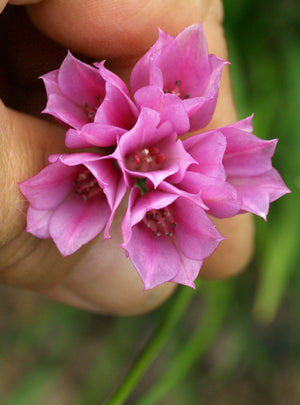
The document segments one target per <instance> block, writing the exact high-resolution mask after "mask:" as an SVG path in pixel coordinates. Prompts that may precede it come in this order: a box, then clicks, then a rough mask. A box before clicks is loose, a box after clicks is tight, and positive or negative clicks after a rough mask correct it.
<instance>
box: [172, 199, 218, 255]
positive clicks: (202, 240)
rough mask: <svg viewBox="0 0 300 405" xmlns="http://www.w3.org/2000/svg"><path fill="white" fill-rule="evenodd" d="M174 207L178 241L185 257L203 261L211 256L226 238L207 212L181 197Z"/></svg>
mask: <svg viewBox="0 0 300 405" xmlns="http://www.w3.org/2000/svg"><path fill="white" fill-rule="evenodd" d="M173 206H174V217H175V220H176V223H177V227H176V240H177V241H178V244H179V247H180V250H181V252H182V253H183V254H184V256H186V257H187V258H189V259H193V260H203V259H205V258H206V257H208V256H209V255H211V254H212V253H213V251H214V250H215V249H216V248H217V246H218V245H219V243H220V242H221V241H222V240H223V239H224V238H223V237H222V235H221V234H220V233H219V231H218V230H217V229H216V227H215V226H214V224H213V223H212V222H211V221H210V219H209V218H208V216H207V215H206V213H205V211H204V210H203V209H202V208H201V207H199V205H197V204H195V203H194V202H192V201H190V200H189V199H186V198H181V197H179V198H178V199H177V200H176V201H175V202H174V204H173Z"/></svg>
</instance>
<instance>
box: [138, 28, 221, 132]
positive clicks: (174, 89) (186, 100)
mask: <svg viewBox="0 0 300 405" xmlns="http://www.w3.org/2000/svg"><path fill="white" fill-rule="evenodd" d="M227 63H228V62H226V61H224V60H222V59H220V58H217V57H216V56H215V55H212V54H210V55H209V54H208V50H207V43H206V38H205V35H204V32H203V29H202V26H201V25H200V24H199V25H192V26H190V27H188V28H186V29H185V30H183V31H182V32H181V33H180V34H179V35H178V36H177V37H176V38H174V37H172V36H171V35H168V34H167V33H165V32H164V31H162V30H159V38H158V40H157V42H156V43H155V44H154V45H153V46H152V48H150V50H149V51H148V52H147V53H146V54H145V55H144V56H143V57H142V58H141V59H140V60H139V61H138V62H137V64H136V65H135V67H134V68H133V71H132V74H131V80H130V84H131V90H132V92H133V93H134V97H135V100H136V102H137V104H138V105H139V106H141V105H144V106H146V107H149V108H154V109H158V108H159V107H158V106H159V105H161V104H162V105H163V115H168V116H169V117H171V118H170V119H171V122H172V123H173V125H174V128H176V130H177V132H178V133H180V134H181V133H184V132H185V131H187V129H185V128H186V122H185V117H184V114H183V112H182V111H181V110H180V108H179V106H177V110H178V111H179V118H178V120H177V116H176V115H175V114H174V115H173V116H171V115H172V114H168V113H167V112H165V110H166V109H167V107H165V106H164V104H166V105H167V106H168V104H170V101H171V99H170V95H175V96H177V97H178V98H179V99H180V100H182V104H183V106H184V108H185V110H186V112H187V114H188V117H189V119H190V128H191V130H196V129H199V128H203V127H205V126H206V125H207V124H208V123H209V121H210V120H211V118H212V115H213V112H214V110H215V106H216V102H217V97H218V91H219V82H220V77H221V73H222V69H223V66H224V65H225V64H227ZM145 86H147V88H145V89H144V87H145ZM154 87H158V88H159V89H160V90H161V91H160V92H159V91H158V90H155V89H154ZM149 93H151V94H152V95H151V97H148V94H149ZM163 93H165V98H166V100H164V99H163Z"/></svg>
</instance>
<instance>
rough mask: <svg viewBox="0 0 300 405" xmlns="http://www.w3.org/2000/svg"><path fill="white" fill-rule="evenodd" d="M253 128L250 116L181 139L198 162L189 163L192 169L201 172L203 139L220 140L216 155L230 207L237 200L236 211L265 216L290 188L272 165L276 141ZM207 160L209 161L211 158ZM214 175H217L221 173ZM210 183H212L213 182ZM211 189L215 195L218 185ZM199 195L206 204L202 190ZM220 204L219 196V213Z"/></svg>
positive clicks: (221, 202)
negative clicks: (259, 133)
mask: <svg viewBox="0 0 300 405" xmlns="http://www.w3.org/2000/svg"><path fill="white" fill-rule="evenodd" d="M252 131H253V127H252V116H251V117H248V118H246V119H244V120H242V121H239V122H237V123H235V124H233V125H229V126H226V127H221V128H218V129H216V130H212V131H208V132H205V133H202V134H199V135H195V136H193V137H191V138H188V139H186V140H184V146H185V148H186V150H187V151H188V152H189V153H190V154H191V155H192V156H193V158H194V159H195V160H197V161H198V163H199V164H198V166H192V167H191V170H194V171H197V172H200V171H201V170H199V168H200V167H202V159H203V156H204V155H203V154H202V153H201V152H202V142H203V139H214V138H215V139H216V138H219V139H220V140H222V143H223V152H222V153H221V154H220V155H219V159H221V162H222V165H221V166H220V167H222V171H223V172H224V179H225V180H226V187H229V189H228V191H229V192H230V189H231V190H232V197H233V200H232V201H231V202H232V203H233V206H234V205H235V203H236V204H237V205H236V208H238V207H239V210H238V211H239V212H252V213H254V214H256V215H259V216H261V217H263V218H264V219H265V218H266V216H267V213H268V210H269V205H270V203H271V202H272V201H274V200H276V199H278V198H280V197H281V196H283V195H284V194H286V193H288V192H289V189H288V188H287V187H286V185H285V184H284V182H283V180H282V179H281V177H280V175H279V173H278V172H277V171H276V170H275V169H274V168H273V166H272V157H273V154H274V151H275V148H276V144H277V140H276V139H272V140H268V141H265V140H262V139H259V138H258V137H256V136H255V135H253V134H252ZM212 150H213V149H212ZM207 156H208V155H207ZM209 160H210V161H211V157H210V159H209ZM207 167H208V166H207ZM217 177H219V178H220V176H217ZM221 177H222V176H221ZM211 185H212V186H213V183H212V184H211ZM214 188H215V193H216V196H217V194H218V187H215V186H214ZM212 193H213V190H212ZM202 198H203V201H204V202H205V204H207V205H208V206H209V203H208V201H207V200H206V198H205V195H204V193H202ZM222 204H223V201H222V199H220V200H219V202H218V205H219V207H216V208H217V211H218V212H219V213H221V214H222V212H221V211H220V210H219V208H220V207H221V208H222ZM218 212H217V213H216V212H214V211H212V212H211V214H212V215H215V216H220V215H218ZM221 216H222V215H221ZM229 216H232V215H229Z"/></svg>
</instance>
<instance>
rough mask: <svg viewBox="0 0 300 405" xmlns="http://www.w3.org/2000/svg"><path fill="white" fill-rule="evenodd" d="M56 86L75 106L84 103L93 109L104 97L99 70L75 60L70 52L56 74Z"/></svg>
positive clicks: (102, 80) (103, 82) (102, 81)
mask: <svg viewBox="0 0 300 405" xmlns="http://www.w3.org/2000/svg"><path fill="white" fill-rule="evenodd" d="M58 84H59V87H60V89H61V91H62V93H63V94H64V95H65V96H66V97H67V98H68V99H69V100H72V102H74V103H75V104H77V105H79V106H82V105H84V104H85V103H86V104H88V105H89V106H90V107H92V108H95V107H98V105H99V98H100V99H103V98H104V95H105V81H104V79H103V78H102V77H101V75H100V73H99V70H98V69H96V68H94V67H92V66H90V65H87V64H86V63H83V62H81V61H80V60H78V59H76V58H75V57H74V56H73V55H72V54H71V53H70V52H68V54H67V56H66V58H65V59H64V61H63V63H62V64H61V67H60V69H59V72H58Z"/></svg>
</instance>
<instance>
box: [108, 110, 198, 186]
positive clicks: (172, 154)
mask: <svg viewBox="0 0 300 405" xmlns="http://www.w3.org/2000/svg"><path fill="white" fill-rule="evenodd" d="M159 123H160V115H159V113H158V112H157V111H155V110H151V109H149V108H143V109H142V111H141V113H140V115H139V118H138V121H137V123H136V125H135V126H134V127H133V128H132V129H131V130H130V131H128V132H126V133H125V134H124V135H123V136H122V137H121V138H120V140H119V143H118V146H117V148H116V150H115V152H114V153H113V154H112V157H113V158H115V159H116V160H117V162H118V164H119V166H120V168H121V170H122V171H123V172H124V175H125V182H126V185H127V186H129V187H131V186H132V185H133V184H134V182H135V179H136V178H146V179H149V180H150V181H151V182H152V184H153V185H154V187H157V186H158V185H159V183H160V182H161V181H163V180H164V179H166V178H170V179H171V180H172V181H175V180H176V181H180V180H181V179H182V178H183V176H184V173H185V171H186V169H187V167H188V166H189V165H190V164H191V163H194V162H195V160H194V159H193V158H192V157H191V156H190V155H189V154H188V153H187V152H186V151H185V149H184V147H183V144H182V142H181V141H180V140H177V134H176V133H175V132H174V130H173V127H172V125H170V123H169V122H165V123H163V124H161V125H160V124H159ZM170 176H171V177H170Z"/></svg>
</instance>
